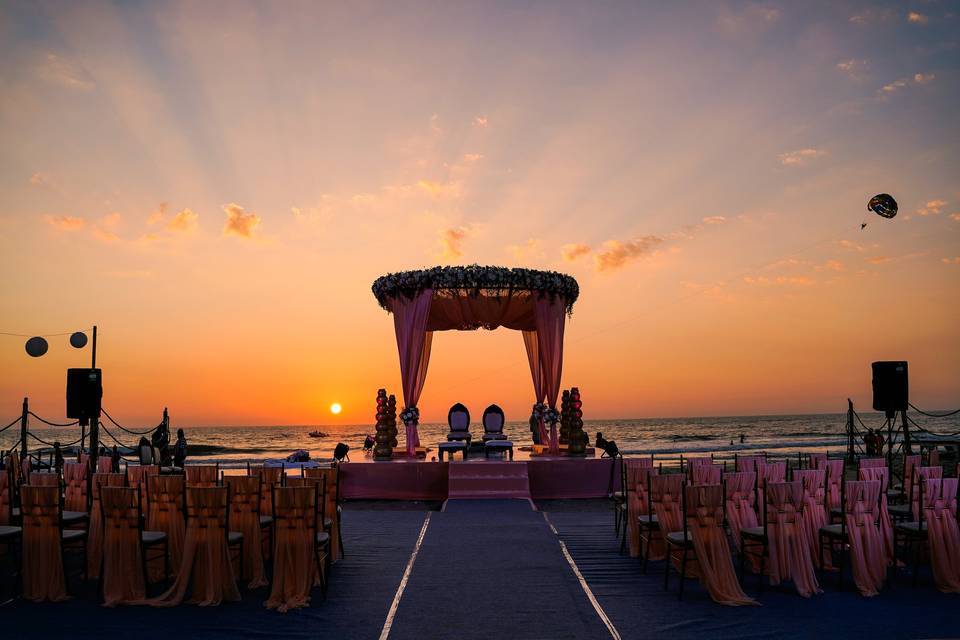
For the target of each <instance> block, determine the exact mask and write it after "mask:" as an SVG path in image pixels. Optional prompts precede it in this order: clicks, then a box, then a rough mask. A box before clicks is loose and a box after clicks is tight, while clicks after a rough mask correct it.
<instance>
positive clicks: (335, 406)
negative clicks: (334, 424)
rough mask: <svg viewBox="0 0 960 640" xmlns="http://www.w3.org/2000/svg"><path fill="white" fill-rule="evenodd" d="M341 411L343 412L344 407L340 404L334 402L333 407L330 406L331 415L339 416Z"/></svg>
mask: <svg viewBox="0 0 960 640" xmlns="http://www.w3.org/2000/svg"><path fill="white" fill-rule="evenodd" d="M341 411H343V407H341V406H340V403H339V402H334V403H333V404H332V405H330V413H332V414H333V415H337V414H339V413H340V412H341Z"/></svg>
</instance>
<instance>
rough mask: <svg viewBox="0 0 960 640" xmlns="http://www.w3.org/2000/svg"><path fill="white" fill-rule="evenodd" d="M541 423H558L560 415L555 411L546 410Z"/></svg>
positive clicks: (551, 409)
mask: <svg viewBox="0 0 960 640" xmlns="http://www.w3.org/2000/svg"><path fill="white" fill-rule="evenodd" d="M543 421H544V422H546V423H547V424H556V423H557V422H559V421H560V414H559V413H558V412H557V410H556V409H553V408H550V409H547V411H546V412H545V413H544V414H543Z"/></svg>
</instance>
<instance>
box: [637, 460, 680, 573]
mask: <svg viewBox="0 0 960 640" xmlns="http://www.w3.org/2000/svg"><path fill="white" fill-rule="evenodd" d="M648 480H649V488H650V503H651V506H652V507H653V514H654V515H655V516H656V517H657V533H658V534H659V536H660V541H661V543H662V544H663V545H664V547H663V548H664V549H666V547H665V545H666V538H667V534H669V533H671V532H673V531H680V530H682V529H683V511H682V509H681V502H682V496H681V494H682V492H683V485H684V478H683V474H680V473H672V474H666V475H659V474H658V475H650V476H648ZM659 557H662V556H659ZM659 557H658V556H657V555H652V556H650V558H649V559H651V560H658V559H659ZM667 560H668V561H669V557H668V558H667ZM645 562H646V560H645Z"/></svg>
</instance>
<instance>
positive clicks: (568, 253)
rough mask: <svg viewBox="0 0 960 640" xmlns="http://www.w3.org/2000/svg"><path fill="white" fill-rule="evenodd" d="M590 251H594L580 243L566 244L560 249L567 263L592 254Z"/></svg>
mask: <svg viewBox="0 0 960 640" xmlns="http://www.w3.org/2000/svg"><path fill="white" fill-rule="evenodd" d="M590 251H592V249H590V246H589V245H586V244H580V243H573V244H565V245H563V246H562V247H560V254H561V255H562V256H563V259H564V260H566V261H567V262H574V261H575V260H577V259H579V258H582V257H583V256H585V255H587V254H588V253H590Z"/></svg>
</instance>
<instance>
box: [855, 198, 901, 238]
mask: <svg viewBox="0 0 960 640" xmlns="http://www.w3.org/2000/svg"><path fill="white" fill-rule="evenodd" d="M867 211H872V212H874V213H875V214H877V215H878V216H880V217H882V218H887V219H889V218H892V217H894V216H895V215H897V201H896V200H894V199H893V196H892V195H890V194H889V193H879V194H877V195H875V196H873V197H872V198H870V202H868V203H867ZM865 226H867V223H866V220H864V222H861V223H860V230H861V231H863V228H864V227H865Z"/></svg>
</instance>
